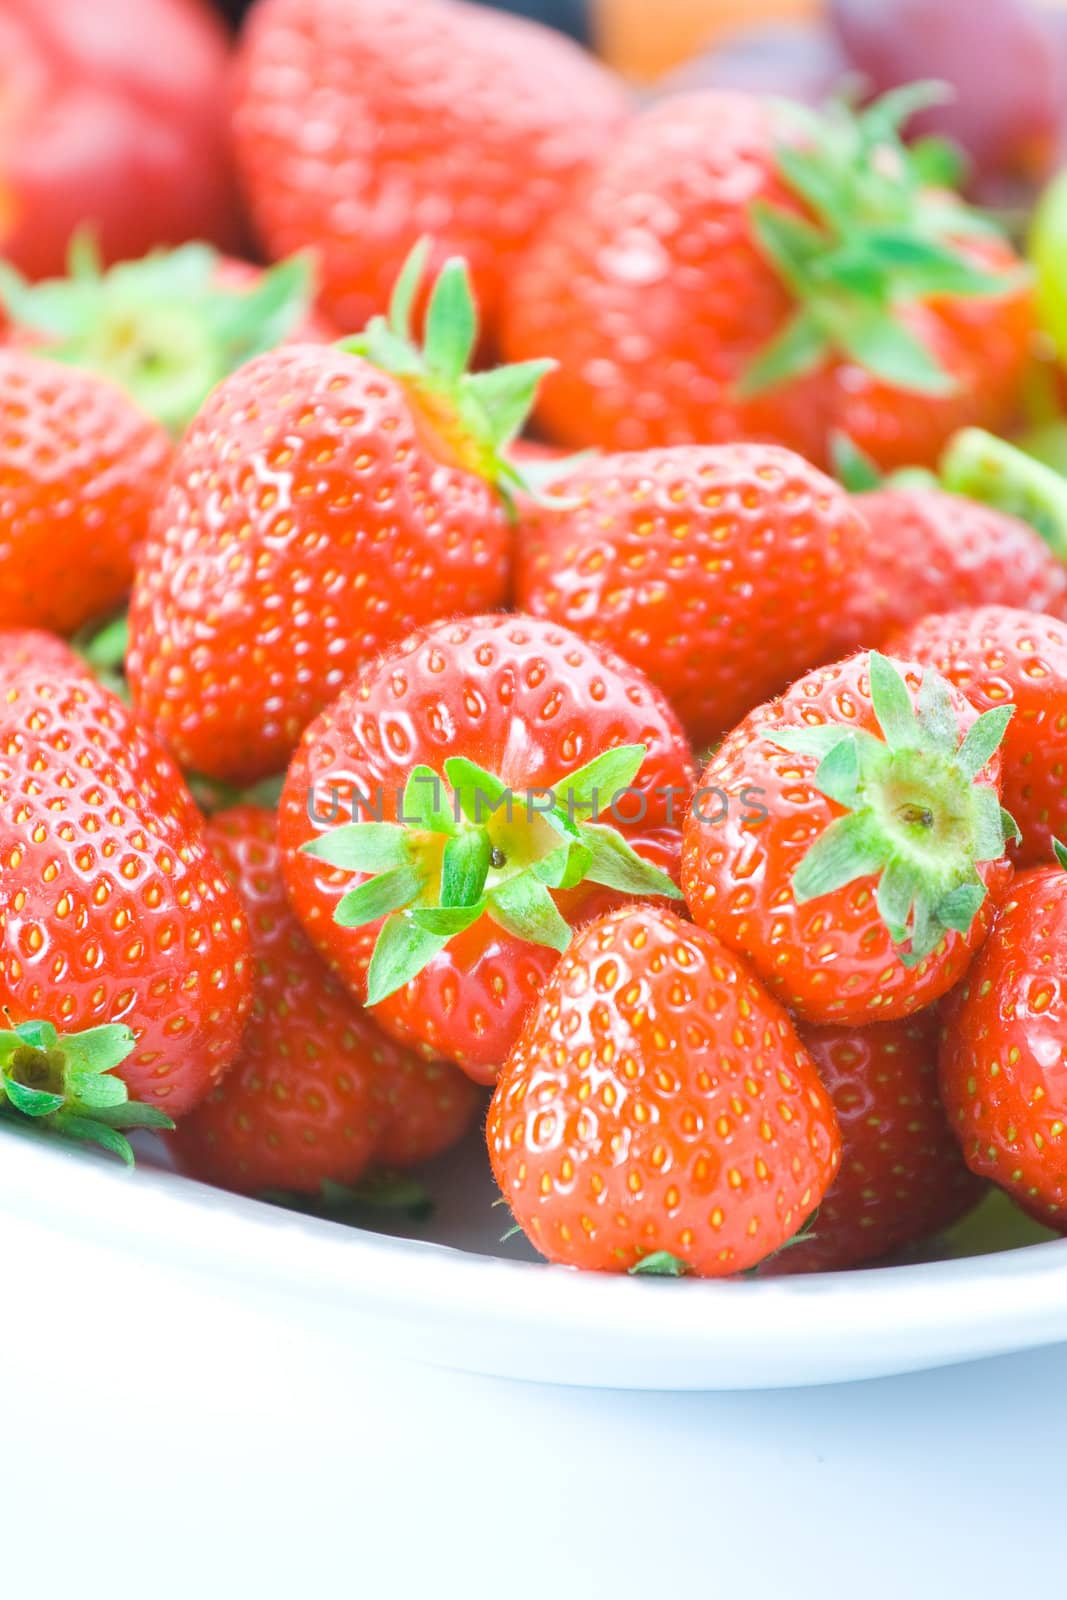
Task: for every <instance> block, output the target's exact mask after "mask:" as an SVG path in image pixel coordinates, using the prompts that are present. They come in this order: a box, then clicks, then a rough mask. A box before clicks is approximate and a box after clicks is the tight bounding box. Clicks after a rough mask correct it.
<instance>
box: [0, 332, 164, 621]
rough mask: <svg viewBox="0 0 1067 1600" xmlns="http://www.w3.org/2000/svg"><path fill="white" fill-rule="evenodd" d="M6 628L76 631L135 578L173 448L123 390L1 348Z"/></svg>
mask: <svg viewBox="0 0 1067 1600" xmlns="http://www.w3.org/2000/svg"><path fill="white" fill-rule="evenodd" d="M0 427H2V429H3V439H4V464H3V494H2V496H0V627H3V628H44V629H49V630H51V631H53V632H55V633H73V632H74V631H75V630H76V629H77V628H79V627H81V626H82V625H83V624H84V623H86V622H89V621H91V620H92V619H93V618H94V617H96V616H99V615H100V614H101V613H103V612H106V611H108V610H110V609H111V608H112V607H113V606H115V605H117V604H118V603H119V602H120V601H121V600H122V599H123V598H124V597H125V595H126V593H127V591H128V589H129V587H130V584H131V582H132V580H133V566H134V557H135V554H136V552H137V549H138V547H139V546H140V544H141V542H142V540H143V539H144V537H145V534H146V532H147V528H148V516H149V511H150V509H151V506H152V502H153V500H154V498H155V496H156V495H157V493H158V491H159V488H160V484H161V483H162V481H163V479H164V477H165V475H166V472H167V469H168V467H169V465H170V458H171V444H170V440H169V439H168V438H167V435H166V433H165V432H164V430H163V429H162V428H161V427H160V426H159V424H158V423H157V422H153V421H152V420H151V418H149V417H148V416H146V415H145V414H144V413H143V412H142V411H141V410H139V408H138V407H137V406H135V405H134V404H133V402H132V401H131V400H129V399H127V397H126V396H125V395H124V394H123V393H122V392H121V390H120V389H118V388H117V387H116V386H115V385H114V384H112V383H110V382H109V381H108V380H107V379H105V378H99V377H97V376H95V375H94V374H93V373H89V372H77V371H73V370H72V369H70V368H68V367H62V366H59V365H57V364H56V363H55V362H52V361H46V360H44V359H42V358H41V357H39V356H35V355H31V354H29V353H28V352H25V351H14V350H7V351H5V350H0Z"/></svg>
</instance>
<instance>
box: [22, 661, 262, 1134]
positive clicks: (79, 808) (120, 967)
mask: <svg viewBox="0 0 1067 1600" xmlns="http://www.w3.org/2000/svg"><path fill="white" fill-rule="evenodd" d="M0 1000H2V1003H3V1004H4V1005H5V1006H7V1007H8V1009H9V1011H10V1013H11V1016H12V1019H13V1020H14V1021H15V1022H22V1021H28V1020H31V1019H38V1018H43V1019H45V1020H47V1021H49V1022H51V1023H52V1024H53V1025H54V1026H55V1027H56V1028H57V1029H58V1030H59V1032H60V1034H61V1035H68V1034H71V1033H77V1032H80V1031H81V1030H83V1029H86V1028H91V1027H94V1026H99V1025H101V1024H105V1023H123V1024H126V1025H128V1026H129V1027H130V1028H131V1029H132V1030H133V1033H134V1036H135V1040H136V1045H135V1049H134V1050H133V1053H132V1054H131V1055H130V1056H129V1058H128V1059H127V1060H125V1061H124V1062H123V1063H122V1066H121V1068H120V1069H119V1070H118V1076H119V1077H121V1078H122V1079H123V1080H124V1081H125V1082H126V1083H127V1084H128V1086H129V1089H130V1093H131V1096H132V1097H133V1098H135V1099H137V1100H139V1101H142V1102H145V1103H147V1104H149V1105H152V1106H156V1107H158V1108H160V1109H161V1110H163V1111H165V1112H166V1113H167V1114H168V1115H170V1116H180V1115H182V1114H184V1113H185V1112H187V1111H189V1110H191V1108H192V1107H193V1106H194V1105H195V1104H196V1103H197V1102H198V1101H199V1100H201V1099H203V1097H204V1096H205V1095H206V1094H207V1093H208V1091H209V1090H210V1089H211V1087H212V1086H213V1084H215V1083H217V1082H218V1081H219V1079H220V1078H221V1077H222V1075H223V1073H224V1072H225V1071H226V1070H227V1068H228V1067H229V1066H230V1064H231V1062H232V1061H233V1059H234V1057H235V1055H236V1053H237V1049H238V1045H239V1042H240V1038H241V1032H242V1029H243V1026H244V1021H245V1018H246V1016H247V1013H248V1009H249V1006H250V1004H251V971H250V967H249V961H248V929H247V924H246V921H245V917H244V913H243V911H242V909H241V906H240V903H239V901H238V900H237V898H236V896H235V895H234V893H233V891H232V890H231V888H230V887H229V885H228V884H227V882H226V881H225V879H224V877H223V876H222V873H221V871H220V869H219V867H218V866H217V864H216V862H215V861H214V859H213V857H212V856H211V854H210V852H209V850H208V847H207V844H206V841H205V838H204V831H203V824H202V818H201V817H200V814H199V812H198V811H197V809H196V807H195V805H194V804H193V801H192V799H191V797H190V796H189V793H188V791H187V790H186V788H185V786H184V784H183V782H182V780H181V778H180V776H179V774H178V772H177V771H176V769H175V768H174V766H173V765H172V763H171V762H170V760H169V758H168V757H167V756H166V755H165V753H164V752H163V750H162V749H161V748H160V747H159V746H158V745H157V744H156V742H155V741H154V740H153V739H151V738H150V737H149V736H148V735H147V734H146V733H145V732H144V730H143V729H142V728H141V727H140V725H139V724H138V723H137V722H136V721H135V720H134V719H133V718H132V717H131V715H130V714H129V712H128V711H127V710H126V708H125V707H124V706H123V705H122V704H121V702H120V701H118V700H117V699H116V698H115V697H114V696H113V695H111V694H109V693H108V692H107V690H105V689H102V688H100V687H99V686H98V685H96V684H95V683H93V682H91V681H90V680H87V679H85V678H83V677H80V676H79V677H74V676H72V675H69V676H68V675H63V674H61V673H59V672H57V671H55V670H51V671H49V670H46V669H45V668H43V667H42V668H39V669H38V668H35V667H34V666H32V665H31V666H27V667H25V668H23V669H21V670H19V671H18V672H16V673H15V674H13V676H12V678H11V679H10V680H9V681H8V683H7V686H6V689H5V694H4V697H3V701H2V703H0Z"/></svg>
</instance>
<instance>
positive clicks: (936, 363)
mask: <svg viewBox="0 0 1067 1600" xmlns="http://www.w3.org/2000/svg"><path fill="white" fill-rule="evenodd" d="M920 99H921V90H920V91H916V90H905V91H901V92H900V93H898V94H896V95H891V96H888V97H886V99H885V100H883V101H881V102H878V103H877V104H875V105H874V106H872V107H870V108H869V109H868V110H867V111H866V112H864V113H863V114H862V115H859V116H856V115H854V114H851V113H849V112H847V111H846V110H844V109H843V108H842V107H837V108H836V109H831V110H828V111H827V112H825V113H823V114H816V113H814V112H811V111H805V110H804V109H803V108H801V107H799V106H795V107H788V106H786V105H785V104H784V103H782V102H777V101H769V100H763V99H760V98H758V97H756V96H754V95H744V94H729V93H720V92H717V91H714V90H711V91H705V92H695V93H691V94H683V95H675V96H670V97H668V98H667V99H665V100H663V101H661V102H660V103H659V104H658V105H656V106H654V107H653V108H652V109H651V110H649V111H648V112H646V113H645V114H644V115H643V116H642V117H640V118H639V119H637V120H635V122H634V123H633V124H632V126H631V127H630V129H629V130H628V131H624V132H623V133H622V135H621V136H620V137H619V138H618V139H617V140H616V141H615V142H614V144H613V147H612V151H611V153H610V154H609V155H608V156H607V157H606V158H605V159H604V160H603V161H602V163H601V164H600V165H599V167H598V168H597V169H596V171H595V173H594V175H593V177H592V178H591V179H590V181H589V183H587V184H586V185H584V186H583V187H582V188H581V189H580V190H579V191H578V192H577V193H576V194H575V195H574V197H573V199H572V201H571V203H570V204H569V205H564V206H562V207H560V208H559V209H558V210H557V211H556V213H555V215H554V216H553V217H552V219H551V221H550V222H549V223H548V224H547V226H546V227H545V228H544V229H543V230H542V231H541V232H540V233H539V235H538V237H537V238H536V239H535V241H534V243H533V244H532V245H531V247H530V249H529V251H528V252H527V254H526V256H525V257H524V258H523V260H522V261H521V263H520V264H519V267H518V268H517V270H516V271H515V273H514V274H513V275H512V278H511V281H510V287H509V295H508V301H507V305H506V308H505V314H504V320H503V327H502V339H503V347H504V348H505V350H507V351H509V352H510V353H511V354H512V355H513V356H514V357H522V356H524V355H531V354H537V355H544V354H551V355H554V356H555V357H556V358H557V359H558V360H559V362H560V366H559V369H558V371H557V372H556V373H555V375H554V376H553V377H552V378H551V379H550V380H549V382H548V384H547V385H546V387H545V392H544V396H543V400H542V404H541V408H540V414H541V417H542V419H543V421H544V423H545V425H546V427H547V428H548V429H549V431H550V432H551V434H552V435H553V436H554V437H556V438H558V439H559V440H560V441H562V442H564V443H566V444H570V445H572V446H583V445H598V446H600V447H602V448H604V449H611V450H636V449H642V448H645V447H648V446H653V445H678V444H712V443H720V442H722V443H725V442H732V441H734V440H737V439H769V440H773V441H774V442H776V443H779V444H784V445H788V446H789V447H790V448H792V449H794V450H796V451H798V453H799V454H801V455H803V456H806V457H807V458H808V459H809V460H811V461H813V462H815V464H816V465H818V466H825V465H826V464H827V462H828V455H829V444H830V439H831V437H832V435H833V434H834V433H835V432H837V431H844V432H847V433H848V434H849V435H850V436H851V437H852V438H853V439H854V440H855V441H856V443H857V444H858V445H860V446H861V447H862V448H863V449H864V450H865V451H867V452H868V453H869V454H870V455H871V456H872V457H873V458H874V459H875V460H876V461H877V462H879V463H880V464H881V465H882V466H884V467H891V466H905V465H913V464H915V463H924V462H929V461H931V460H932V459H933V458H934V457H935V456H936V454H937V452H938V450H939V448H940V446H941V444H942V443H943V441H944V440H945V439H946V438H947V437H948V436H949V434H951V433H952V432H954V431H955V430H956V429H957V428H960V427H962V426H964V425H965V424H966V423H968V422H974V423H980V424H982V425H984V426H988V427H997V426H999V425H1000V424H1001V423H1004V422H1006V421H1009V420H1010V419H1011V417H1012V415H1013V413H1014V411H1015V409H1016V405H1017V400H1018V393H1019V387H1020V383H1021V378H1022V374H1023V371H1024V369H1025V366H1026V362H1027V356H1028V348H1029V343H1030V338H1031V334H1032V330H1033V310H1032V305H1031V297H1030V293H1029V289H1028V288H1027V286H1026V284H1025V282H1024V281H1023V279H1022V278H1021V277H1020V274H1019V271H1018V266H1019V263H1018V260H1017V258H1016V256H1015V255H1014V254H1013V252H1012V251H1011V249H1010V248H1009V247H1008V245H1007V244H1004V243H1002V242H1001V241H1000V240H999V239H998V238H997V237H995V236H994V235H993V234H992V233H991V232H990V231H989V230H988V228H983V227H982V225H981V224H980V223H979V222H978V221H977V219H976V218H975V217H974V215H973V213H971V212H969V211H968V210H967V209H966V208H965V207H964V206H963V204H962V202H958V201H957V200H956V199H955V198H954V197H952V196H951V195H949V194H947V193H946V192H945V191H944V190H943V189H941V188H933V187H928V186H927V184H926V181H925V178H924V162H923V156H924V154H925V152H924V151H923V150H922V149H921V147H920V150H919V152H918V153H917V154H913V153H909V151H908V150H907V149H906V148H905V146H904V144H903V143H902V141H901V139H900V137H899V135H898V133H897V131H896V123H897V122H898V121H899V120H900V119H901V118H902V117H903V116H904V115H906V114H908V112H909V111H910V110H912V109H914V107H915V105H916V104H917V103H918V102H919V100H920Z"/></svg>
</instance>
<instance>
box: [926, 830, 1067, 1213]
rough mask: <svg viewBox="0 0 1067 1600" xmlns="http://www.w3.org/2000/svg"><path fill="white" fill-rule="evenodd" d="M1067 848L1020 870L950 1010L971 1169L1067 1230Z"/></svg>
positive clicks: (943, 1070)
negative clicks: (1066, 957) (1066, 954)
mask: <svg viewBox="0 0 1067 1600" xmlns="http://www.w3.org/2000/svg"><path fill="white" fill-rule="evenodd" d="M1065 948H1067V849H1064V847H1063V846H1060V847H1059V848H1058V850H1057V864H1056V865H1055V866H1051V867H1037V868H1034V869H1032V870H1031V871H1029V872H1023V873H1020V874H1019V876H1018V877H1017V878H1016V879H1015V882H1014V883H1013V885H1012V890H1011V894H1010V895H1009V897H1008V898H1007V900H1006V901H1005V902H1004V905H1003V906H1002V908H1001V911H1000V914H999V915H998V917H997V920H996V924H995V926H994V928H993V932H992V934H991V935H990V937H989V939H988V940H987V941H986V944H985V946H984V947H983V949H982V950H981V952H980V953H979V955H978V957H977V959H976V960H975V962H974V965H973V966H972V968H971V970H970V972H969V973H968V975H967V979H966V981H965V982H964V983H963V984H962V985H961V986H960V988H959V989H958V990H957V991H956V992H955V994H954V995H952V997H951V999H950V1001H949V1003H948V1005H947V1008H946V1012H945V1027H944V1034H943V1041H942V1046H941V1066H940V1075H941V1096H942V1099H943V1100H944V1103H945V1108H946V1110H947V1111H948V1113H949V1117H950V1119H951V1121H952V1124H953V1127H954V1128H955V1130H956V1134H957V1136H958V1137H959V1140H960V1143H961V1145H962V1147H963V1154H964V1157H965V1159H966V1161H967V1165H968V1166H969V1167H970V1169H971V1171H972V1172H975V1173H977V1174H978V1175H979V1176H980V1177H983V1178H991V1179H992V1180H993V1182H994V1183H998V1184H999V1185H1000V1186H1001V1188H1003V1189H1006V1190H1007V1191H1008V1193H1009V1194H1011V1195H1014V1197H1015V1198H1016V1199H1017V1200H1018V1201H1019V1202H1020V1204H1022V1205H1023V1206H1024V1207H1025V1208H1026V1210H1027V1211H1029V1212H1030V1213H1031V1214H1032V1215H1034V1216H1036V1217H1037V1218H1038V1219H1039V1220H1040V1221H1042V1222H1046V1223H1047V1224H1048V1225H1049V1226H1050V1227H1053V1228H1058V1229H1059V1230H1060V1231H1061V1232H1067V1219H1065V1216H1064V1212H1065V1209H1067V1092H1065V1088H1064V1084H1065V1075H1064V1066H1065V1064H1067V989H1065V987H1064V983H1063V978H1062V973H1063V951H1064V949H1065Z"/></svg>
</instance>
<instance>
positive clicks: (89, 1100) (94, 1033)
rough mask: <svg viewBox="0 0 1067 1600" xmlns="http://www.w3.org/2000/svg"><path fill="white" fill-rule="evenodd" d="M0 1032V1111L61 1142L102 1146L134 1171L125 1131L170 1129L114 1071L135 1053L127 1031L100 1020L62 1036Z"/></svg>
mask: <svg viewBox="0 0 1067 1600" xmlns="http://www.w3.org/2000/svg"><path fill="white" fill-rule="evenodd" d="M4 1016H5V1017H6V1018H7V1021H8V1023H9V1024H10V1027H9V1028H8V1029H7V1030H5V1031H2V1032H0V1114H2V1115H4V1116H8V1117H10V1116H16V1117H19V1118H28V1119H29V1120H30V1121H32V1122H33V1123H35V1124H36V1125H37V1126H39V1127H41V1128H44V1129H47V1130H48V1131H49V1132H52V1133H56V1134H59V1135H61V1136H62V1137H64V1138H67V1139H76V1140H83V1141H88V1142H90V1143H93V1144H98V1145H101V1146H102V1147H103V1148H104V1149H105V1150H109V1151H111V1153H112V1154H113V1155H117V1156H118V1157H119V1159H120V1160H122V1161H124V1162H125V1163H126V1165H127V1166H133V1160H134V1157H133V1149H132V1147H131V1145H130V1141H129V1140H128V1139H127V1138H126V1135H125V1133H124V1132H123V1130H124V1129H129V1128H156V1129H161V1128H173V1126H174V1124H173V1122H172V1121H171V1120H170V1118H169V1117H168V1116H166V1115H164V1113H163V1112H162V1111H159V1110H157V1108H156V1107H155V1106H147V1105H142V1104H140V1102H138V1101H135V1100H130V1098H129V1091H128V1089H127V1087H126V1085H125V1083H124V1082H123V1081H122V1079H121V1078H117V1077H115V1075H114V1073H115V1068H116V1067H118V1066H121V1064H122V1062H123V1061H125V1059H126V1057H127V1056H128V1055H129V1054H130V1052H131V1051H132V1050H133V1048H134V1043H135V1040H134V1036H133V1034H132V1032H131V1031H130V1029H129V1028H127V1027H124V1026H122V1025H120V1024H118V1023H106V1024H104V1025H103V1026H101V1027H98V1028H88V1029H86V1030H85V1031H84V1032H82V1033H72V1034H68V1035H66V1036H65V1037H61V1036H60V1034H59V1033H58V1032H57V1030H56V1028H55V1027H54V1026H53V1025H52V1023H50V1022H46V1021H43V1020H41V1019H36V1020H33V1021H29V1022H18V1023H12V1022H11V1017H10V1014H9V1012H8V1011H7V1008H6V1007H5V1008H4Z"/></svg>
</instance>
